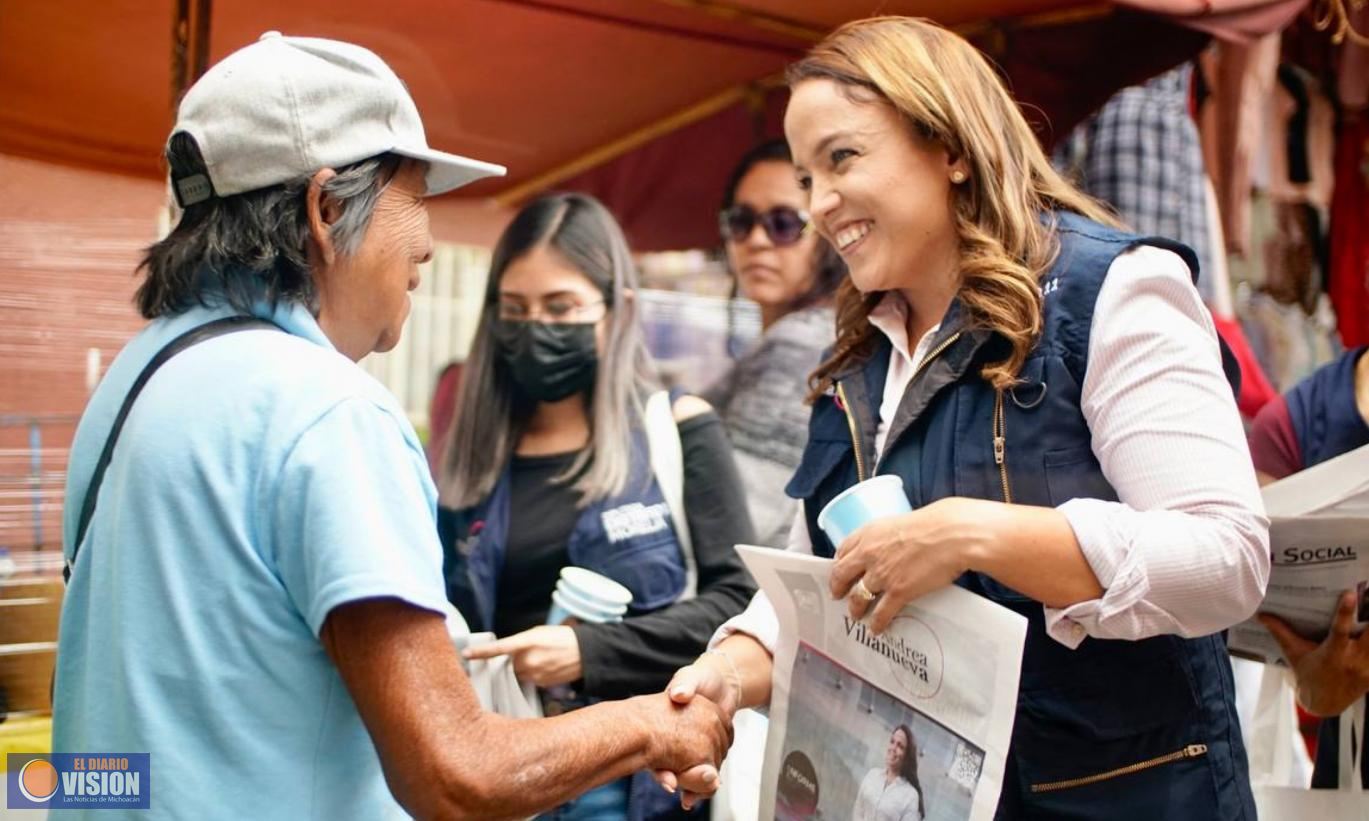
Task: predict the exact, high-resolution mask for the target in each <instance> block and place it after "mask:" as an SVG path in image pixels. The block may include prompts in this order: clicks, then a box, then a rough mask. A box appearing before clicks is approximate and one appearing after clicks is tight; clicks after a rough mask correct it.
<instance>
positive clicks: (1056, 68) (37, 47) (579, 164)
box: [0, 0, 1306, 250]
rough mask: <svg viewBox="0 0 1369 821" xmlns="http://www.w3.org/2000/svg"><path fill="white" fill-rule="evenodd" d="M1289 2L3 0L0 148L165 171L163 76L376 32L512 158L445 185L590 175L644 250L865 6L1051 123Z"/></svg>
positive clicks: (768, 128) (495, 189)
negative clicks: (236, 54)
mask: <svg viewBox="0 0 1369 821" xmlns="http://www.w3.org/2000/svg"><path fill="white" fill-rule="evenodd" d="M1305 3H1306V0H1207V1H1206V2H1205V1H1204V0H1129V2H1125V3H1098V2H1094V3H1084V4H1081V2H1080V0H888V2H883V3H879V4H871V3H869V2H861V3H854V2H818V0H729V2H710V0H455V1H454V2H433V1H432V0H389V2H385V3H376V2H372V1H371V0H326V1H325V0H293V2H289V3H281V2H275V3H266V2H255V0H239V2H233V3H225V2H220V3H215V4H211V2H210V0H152V1H151V2H149V1H148V0H100V2H96V1H95V0H69V1H68V2H61V3H53V2H49V0H7V2H6V3H5V9H4V12H3V13H2V14H0V88H3V89H4V98H5V102H4V105H3V106H0V153H5V154H13V155H19V156H26V157H32V158H37V159H41V160H44V161H49V162H54V163H61V164H67V165H77V166H84V167H91V168H96V169H100V170H103V171H108V172H115V173H120V174H127V175H132V176H139V177H148V178H157V177H160V176H161V175H162V174H163V171H162V166H161V158H160V150H161V146H162V143H163V141H164V140H165V138H166V134H167V131H168V130H169V128H170V125H171V120H172V109H173V104H172V101H173V98H174V96H175V94H176V93H177V91H178V90H179V89H180V88H182V87H183V84H184V82H185V81H186V80H187V79H189V78H190V77H193V76H196V75H197V74H198V71H200V70H202V69H203V66H204V65H207V64H209V63H212V62H214V61H215V60H218V59H220V58H221V57H223V56H224V55H226V54H228V53H229V52H231V51H232V50H234V49H236V48H239V47H241V46H243V45H245V44H247V43H249V42H251V41H253V40H255V39H256V38H257V36H258V35H259V34H261V32H263V31H267V30H273V29H274V30H279V31H282V32H284V33H287V34H299V35H314V36H322V37H333V38H338V39H343V40H349V41H352V42H356V43H359V44H361V45H365V46H367V47H369V48H372V49H374V50H375V51H376V52H378V53H379V54H381V55H382V56H383V57H384V58H385V59H386V60H387V61H388V62H389V63H390V64H391V65H392V66H393V67H394V68H395V70H396V71H397V72H398V73H399V75H400V76H401V77H403V78H404V79H405V81H406V82H407V83H408V85H409V87H410V89H411V90H412V92H413V95H414V97H415V99H416V100H417V101H418V105H419V108H420V110H421V111H422V112H423V115H424V120H425V123H426V125H427V128H428V137H429V141H430V142H431V143H432V144H433V145H434V146H436V147H439V148H442V149H446V150H451V151H456V152H460V153H464V154H469V155H471V156H475V157H479V158H481V159H486V160H490V161H493V162H498V163H502V164H504V165H506V166H508V167H509V176H508V177H505V178H503V179H499V180H489V181H485V182H482V183H479V184H477V185H474V186H471V187H469V188H467V189H463V190H462V191H461V192H459V194H458V195H457V196H460V197H465V198H477V199H485V198H494V199H495V200H497V201H498V202H500V203H502V204H505V205H516V204H518V203H519V202H521V201H524V200H525V199H526V198H528V197H530V196H533V195H535V194H536V193H538V192H540V191H543V190H547V189H550V188H573V189H578V190H584V191H588V192H590V193H593V194H595V195H597V196H599V197H600V198H601V199H603V200H604V201H605V202H606V203H607V204H608V205H609V206H610V207H611V208H612V209H613V210H614V211H615V213H617V214H618V216H619V217H620V218H621V219H622V221H623V223H624V226H625V227H626V229H627V231H628V234H629V236H630V238H631V239H632V240H633V242H634V244H635V246H636V247H637V248H638V249H640V250H652V249H662V248H680V247H700V246H706V245H709V244H712V243H713V242H714V239H715V230H716V229H715V224H714V221H713V213H714V211H715V209H716V206H717V202H718V199H719V197H720V194H721V188H722V185H723V180H724V178H725V177H726V174H727V172H728V170H729V168H730V166H731V164H732V162H733V161H734V160H735V158H736V157H737V156H738V155H739V154H740V153H741V152H742V151H743V150H744V149H745V148H746V147H747V146H748V145H750V144H751V143H752V142H754V141H755V140H756V139H758V138H759V137H762V136H770V135H776V134H778V133H779V120H780V113H781V111H782V108H783V100H784V96H785V92H784V89H783V88H782V84H781V75H782V72H783V69H784V66H785V65H786V64H787V63H790V62H792V61H794V60H795V59H796V58H798V57H800V56H801V55H802V54H803V53H804V51H805V49H806V48H807V47H808V46H809V45H811V44H812V43H813V42H815V41H816V40H818V39H820V38H821V37H822V36H823V34H824V33H825V32H827V31H830V30H831V29H832V28H834V27H835V26H837V25H839V24H840V23H842V22H844V21H846V20H848V19H855V18H857V17H860V16H862V15H863V14H865V13H867V12H869V11H870V10H871V8H872V5H873V7H876V8H878V9H879V10H880V12H881V13H885V14H909V15H919V16H925V17H930V18H933V19H936V20H938V21H940V22H942V23H944V24H946V25H948V26H953V27H956V28H957V29H959V30H961V31H962V32H963V33H965V34H966V35H967V36H969V37H971V39H973V40H974V41H975V42H976V43H977V44H978V45H980V47H981V48H983V49H984V50H985V51H986V53H988V54H989V55H990V56H991V57H992V58H993V59H994V60H995V61H997V63H998V64H999V65H1000V66H1001V67H1002V68H1003V70H1004V72H1005V74H1006V75H1007V77H1008V78H1009V80H1010V81H1011V83H1012V84H1013V87H1014V90H1015V92H1016V94H1017V95H1018V97H1019V99H1021V100H1022V101H1023V102H1024V104H1026V107H1027V109H1026V110H1027V111H1028V114H1029V117H1030V118H1031V119H1032V121H1033V123H1034V124H1036V125H1037V126H1038V127H1039V128H1040V130H1041V135H1042V138H1043V140H1045V141H1046V142H1050V141H1052V140H1054V139H1055V138H1058V137H1059V136H1062V135H1063V134H1064V133H1065V131H1067V130H1068V128H1069V127H1070V126H1071V125H1072V124H1074V123H1075V122H1077V121H1078V120H1079V119H1081V118H1082V117H1084V116H1085V115H1087V113H1088V112H1090V111H1091V110H1092V109H1094V108H1096V107H1097V106H1098V105H1099V104H1101V103H1102V102H1103V101H1104V100H1105V99H1106V98H1107V97H1108V96H1109V95H1110V94H1111V93H1112V92H1113V91H1114V90H1116V89H1117V88H1119V87H1121V86H1123V85H1127V84H1130V83H1134V82H1137V81H1140V80H1142V79H1144V78H1146V77H1148V76H1151V75H1153V74H1155V73H1157V72H1159V71H1161V70H1163V69H1165V68H1168V67H1170V66H1172V65H1175V64H1177V63H1179V62H1181V61H1182V60H1184V59H1187V58H1189V57H1191V56H1192V55H1193V54H1194V53H1196V51H1197V50H1198V49H1200V48H1201V47H1202V45H1203V43H1205V42H1206V40H1207V37H1208V35H1209V34H1212V33H1217V34H1218V35H1220V36H1226V37H1229V38H1231V39H1248V38H1249V37H1252V36H1255V35H1257V34H1260V33H1264V32H1266V31H1272V30H1276V29H1277V28H1279V27H1281V26H1283V25H1285V24H1287V22H1288V20H1289V19H1291V17H1292V16H1293V15H1295V14H1296V13H1297V12H1298V11H1299V10H1300V8H1301V7H1302V6H1303V5H1304V4H1305ZM1143 8H1152V9H1155V10H1157V11H1159V12H1163V14H1157V13H1152V12H1150V11H1144V10H1142V9H1143ZM1165 15H1168V16H1165ZM1176 21H1177V22H1176ZM1200 30H1201V31H1200Z"/></svg>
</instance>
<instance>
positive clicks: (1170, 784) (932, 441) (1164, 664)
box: [787, 215, 1255, 821]
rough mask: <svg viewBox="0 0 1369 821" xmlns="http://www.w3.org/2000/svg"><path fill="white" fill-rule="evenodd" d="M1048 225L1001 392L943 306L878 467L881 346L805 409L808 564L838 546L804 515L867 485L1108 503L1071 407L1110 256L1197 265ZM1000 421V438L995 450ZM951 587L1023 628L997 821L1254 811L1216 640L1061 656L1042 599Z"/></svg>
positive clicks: (1183, 250) (1117, 237)
mask: <svg viewBox="0 0 1369 821" xmlns="http://www.w3.org/2000/svg"><path fill="white" fill-rule="evenodd" d="M1058 227H1059V231H1058V233H1059V237H1060V245H1061V248H1060V254H1059V257H1058V258H1057V261H1056V263H1055V264H1054V266H1053V267H1052V268H1051V270H1050V271H1049V272H1048V273H1047V274H1046V275H1045V276H1044V278H1043V280H1042V290H1043V292H1044V294H1045V300H1044V302H1045V304H1044V327H1043V332H1042V335H1041V339H1040V341H1039V342H1038V344H1037V345H1036V348H1035V349H1034V350H1033V351H1032V353H1031V355H1030V357H1029V358H1028V359H1027V361H1026V363H1025V365H1024V367H1023V369H1022V372H1021V382H1020V383H1019V384H1018V385H1017V386H1016V387H1014V388H1013V389H1012V390H1010V391H1006V392H1004V393H1003V394H1002V395H999V394H997V393H996V392H995V390H994V389H993V388H992V386H991V385H989V384H988V383H987V382H985V381H984V380H983V379H982V378H980V376H979V371H980V369H981V368H982V367H983V365H984V364H985V363H986V362H991V361H995V360H996V359H998V358H1001V356H1002V354H1003V352H1004V350H1005V348H1004V347H1003V345H1004V343H1003V340H1001V338H998V337H996V336H994V335H992V334H991V333H988V332H985V331H980V330H971V329H967V328H965V327H964V323H962V321H961V318H960V308H959V305H958V304H953V305H952V306H951V309H950V311H949V312H948V313H947V315H946V317H945V318H944V320H943V322H942V326H941V329H940V331H939V332H938V339H937V343H936V344H935V345H934V346H933V347H932V348H931V351H932V354H930V355H929V357H928V359H927V360H926V362H925V363H924V365H923V367H922V368H921V371H920V372H919V373H918V374H917V375H916V376H915V377H914V379H913V381H912V382H911V383H910V384H909V386H908V390H907V392H906V393H905V394H904V396H903V399H902V402H901V403H900V405H899V408H898V411H897V413H896V414H895V416H894V419H893V420H892V422H891V424H890V428H889V434H888V438H887V441H886V445H885V451H884V454H883V455H882V456H878V457H877V454H876V453H875V452H874V439H875V429H876V425H877V423H878V410H879V405H880V401H881V399H882V397H883V391H884V379H885V375H886V372H887V370H888V363H889V356H890V346H889V344H888V342H887V340H881V346H880V348H879V349H878V350H877V352H876V353H875V354H874V355H873V356H872V357H871V358H870V359H869V360H868V361H867V362H865V363H862V364H861V365H859V366H857V367H855V368H853V369H851V370H850V371H849V372H847V373H844V374H839V375H838V378H837V382H838V392H837V396H830V395H829V396H824V397H822V398H821V399H820V400H819V401H818V402H817V403H816V404H815V406H814V408H813V414H812V417H811V420H810V423H809V441H808V446H807V448H806V450H805V452H804V454H803V459H802V461H801V463H800V465H799V468H798V470H797V472H796V473H795V475H794V478H793V480H792V481H791V482H790V483H789V486H788V488H787V491H788V493H789V495H790V496H793V497H794V498H797V499H802V500H803V502H804V510H805V515H806V517H807V520H808V530H809V534H810V536H811V537H812V540H813V549H814V552H815V553H817V554H818V555H822V556H831V555H832V554H833V552H834V550H833V546H832V544H831V543H830V542H829V541H828V540H827V538H826V536H825V535H824V534H823V533H822V531H821V529H820V528H818V527H817V522H816V517H817V512H818V511H820V510H821V509H822V507H823V505H825V504H826V503H827V502H828V501H829V500H830V499H832V498H833V497H834V496H836V495H837V494H838V493H840V492H841V491H842V490H843V489H845V488H847V487H850V486H851V485H852V484H854V483H855V482H857V481H858V480H859V479H860V478H869V477H870V476H872V475H876V474H897V475H899V476H900V477H902V479H903V482H904V485H905V488H906V489H907V492H908V496H909V500H910V501H911V502H912V504H913V506H914V507H919V506H922V505H926V504H929V503H931V502H933V501H936V500H937V499H941V498H945V497H948V496H964V497H972V498H979V499H992V500H1000V501H1001V500H1004V499H1005V497H1007V498H1009V499H1011V501H1013V502H1014V503H1017V504H1032V505H1043V506H1052V507H1054V506H1056V505H1060V504H1062V503H1064V502H1066V501H1068V500H1070V499H1073V498H1094V499H1106V500H1116V498H1117V495H1116V493H1115V492H1114V491H1113V488H1112V487H1111V485H1110V484H1109V483H1108V481H1107V480H1106V479H1105V478H1104V477H1103V473H1102V470H1101V468H1100V467H1099V464H1098V460H1097V458H1096V457H1095V456H1094V454H1093V449H1092V446H1091V437H1090V434H1089V429H1088V425H1087V423H1086V422H1085V419H1084V416H1083V413H1082V411H1081V410H1080V386H1081V385H1082V384H1083V379H1084V372H1085V369H1086V367H1087V365H1088V345H1089V333H1090V329H1091V326H1092V320H1093V308H1094V303H1095V301H1096V299H1097V296H1098V291H1099V288H1100V287H1101V286H1102V283H1103V279H1104V277H1105V276H1106V275H1107V271H1108V268H1109V266H1110V265H1111V264H1112V261H1113V260H1114V259H1115V258H1116V257H1117V256H1118V255H1119V254H1120V253H1122V252H1123V251H1125V250H1127V249H1129V248H1131V247H1134V246H1135V245H1137V244H1138V243H1147V244H1153V245H1157V246H1161V247H1164V248H1168V249H1170V250H1173V251H1175V252H1176V253H1178V254H1179V255H1180V256H1181V257H1183V258H1184V260H1185V261H1186V262H1187V263H1188V264H1189V266H1190V268H1192V269H1193V270H1194V272H1195V276H1196V271H1197V260H1196V257H1195V256H1194V254H1193V252H1192V251H1191V250H1190V249H1188V248H1187V247H1185V246H1182V245H1179V244H1177V243H1174V242H1172V241H1169V240H1163V239H1152V238H1147V239H1141V238H1138V237H1135V236H1131V235H1127V234H1124V233H1121V232H1119V231H1115V230H1112V229H1109V228H1106V227H1105V226H1102V225H1098V224H1096V223H1093V222H1090V221H1088V220H1084V219H1082V218H1080V217H1076V216H1073V215H1061V216H1060V217H1059V226H1058ZM838 398H839V399H840V401H838ZM843 405H844V406H845V409H844V410H843V407H842V406H843ZM848 414H849V416H848ZM996 414H1001V416H1000V420H1001V421H997V422H996V419H995V416H996ZM996 424H998V425H999V427H1000V429H1001V430H1002V433H1003V436H1004V438H1005V440H1006V441H1005V442H1004V443H1003V444H1002V447H1001V449H1000V448H997V447H995V433H996ZM957 584H959V585H960V586H962V587H964V588H967V589H969V590H971V591H973V592H976V593H979V594H980V595H983V596H986V597H988V598H990V599H992V600H994V601H995V602H997V603H999V604H1001V605H1003V606H1005V607H1008V608H1011V609H1013V610H1015V611H1017V612H1019V613H1021V614H1022V615H1023V616H1025V617H1026V618H1027V619H1028V633H1027V644H1026V649H1025V654H1024V657H1023V662H1022V679H1021V690H1020V693H1019V696H1018V709H1017V717H1016V723H1015V725H1014V729H1013V742H1012V747H1011V749H1010V752H1009V756H1008V765H1007V769H1006V773H1005V783H1004V786H1003V793H1002V798H1001V799H1000V802H999V808H998V816H997V817H998V818H1001V819H1010V818H1012V819H1015V818H1026V817H1034V818H1052V819H1055V818H1079V819H1083V818H1109V819H1136V821H1143V820H1144V821H1153V819H1161V818H1163V819H1170V820H1171V821H1172V820H1173V819H1194V821H1196V820H1197V819H1205V820H1206V819H1218V818H1220V819H1233V818H1254V817H1255V811H1254V805H1253V801H1252V798H1251V794H1250V787H1249V779H1248V776H1247V768H1246V757H1245V748H1244V745H1243V744H1242V741H1241V736H1240V728H1239V727H1238V725H1237V723H1236V717H1235V696H1234V685H1233V682H1232V676H1231V665H1230V662H1229V660H1228V658H1227V653H1226V646H1225V642H1224V640H1223V638H1222V637H1221V636H1220V635H1214V636H1207V637H1203V638H1199V639H1183V638H1180V637H1178V636H1158V637H1155V638H1150V639H1146V640H1143V641H1134V642H1133V641H1110V640H1101V639H1093V638H1089V639H1086V640H1085V641H1084V642H1083V644H1081V645H1080V646H1079V647H1078V649H1075V650H1070V649H1068V648H1066V647H1065V646H1064V645H1062V644H1060V643H1059V642H1057V641H1055V640H1054V639H1052V638H1050V637H1049V636H1048V635H1047V634H1046V630H1045V622H1044V614H1043V612H1042V606H1041V604H1040V603H1039V602H1035V601H1032V600H1031V599H1028V598H1026V597H1025V596H1023V595H1021V594H1019V593H1017V592H1016V591H1014V590H1011V589H1009V588H1007V587H1005V586H1003V585H1001V584H999V583H997V582H996V581H994V580H993V579H991V578H989V577H987V576H983V575H980V574H976V573H967V574H965V575H964V576H962V577H961V578H960V579H959V580H958V581H957ZM1131 767H1135V769H1134V771H1128V772H1127V773H1126V774H1116V773H1114V771H1117V770H1122V769H1123V768H1131ZM1109 774H1111V775H1109Z"/></svg>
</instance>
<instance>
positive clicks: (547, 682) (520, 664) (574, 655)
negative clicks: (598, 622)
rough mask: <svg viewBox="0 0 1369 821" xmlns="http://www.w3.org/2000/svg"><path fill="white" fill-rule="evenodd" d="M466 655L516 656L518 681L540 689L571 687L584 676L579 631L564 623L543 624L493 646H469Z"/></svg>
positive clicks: (479, 657)
mask: <svg viewBox="0 0 1369 821" xmlns="http://www.w3.org/2000/svg"><path fill="white" fill-rule="evenodd" d="M462 655H464V656H465V657H466V658H468V659H490V658H494V657H495V656H512V657H513V673H514V675H515V676H517V677H518V680H519V681H527V682H531V683H532V684H535V685H536V686H538V687H554V686H555V685H557V684H569V683H571V682H572V681H577V680H578V679H580V678H581V677H582V676H584V669H583V668H582V667H581V665H580V641H579V640H578V639H576V638H575V631H574V630H572V629H571V628H569V627H566V626H565V625H563V624H558V625H555V626H548V625H540V626H538V627H534V628H532V629H531V630H524V631H523V632H521V633H515V634H514V635H512V636H509V637H507V638H502V639H499V640H498V641H492V642H490V643H489V644H481V645H478V646H475V647H469V648H467V649H466V651H465V652H464V653H462Z"/></svg>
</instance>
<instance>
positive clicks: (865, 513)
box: [818, 474, 913, 548]
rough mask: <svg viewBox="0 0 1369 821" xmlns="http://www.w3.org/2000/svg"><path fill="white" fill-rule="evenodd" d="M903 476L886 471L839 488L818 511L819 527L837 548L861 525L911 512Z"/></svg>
mask: <svg viewBox="0 0 1369 821" xmlns="http://www.w3.org/2000/svg"><path fill="white" fill-rule="evenodd" d="M912 509H913V508H912V505H910V504H908V494H906V493H904V492H903V479H902V478H900V477H898V476H894V475H892V474H887V475H884V476H876V477H874V478H873V479H866V480H865V481H864V482H861V483H859V484H856V485H852V486H851V487H848V488H847V489H846V490H844V491H842V492H841V493H840V494H839V495H838V496H837V497H836V498H835V499H833V500H832V501H830V502H828V503H827V505H826V506H825V507H824V508H823V509H822V511H821V512H820V513H818V527H820V528H822V532H823V533H826V534H827V538H828V539H830V540H831V541H832V547H833V548H837V547H840V546H841V543H842V542H844V541H846V537H847V536H850V535H851V534H852V533H855V532H856V531H857V530H858V529H860V527H861V525H864V524H865V523H867V522H872V521H874V520H875V519H883V518H885V517H887V516H897V515H899V514H900V513H908V512H910V511H912Z"/></svg>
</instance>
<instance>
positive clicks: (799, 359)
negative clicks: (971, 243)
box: [702, 140, 846, 546]
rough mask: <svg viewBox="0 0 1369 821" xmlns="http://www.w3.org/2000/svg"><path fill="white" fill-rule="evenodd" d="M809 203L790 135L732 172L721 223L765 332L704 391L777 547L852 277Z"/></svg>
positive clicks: (760, 535) (764, 530) (764, 540)
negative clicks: (839, 301) (812, 385)
mask: <svg viewBox="0 0 1369 821" xmlns="http://www.w3.org/2000/svg"><path fill="white" fill-rule="evenodd" d="M806 201H807V198H806V197H805V196H804V193H803V190H802V189H800V188H799V184H798V180H797V178H796V177H795V176H794V164H793V162H792V161H791V160H790V158H789V146H788V144H787V143H785V142H784V140H773V141H770V142H766V143H762V144H761V145H758V146H756V147H755V148H753V149H751V150H750V151H749V152H747V154H746V155H745V156H743V157H742V159H741V161H740V162H738V163H737V167H736V168H735V169H733V171H732V176H731V178H730V179H729V180H728V184H727V189H726V192H725V194H724V197H723V208H722V212H721V214H720V215H719V219H718V224H719V228H720V229H721V233H722V239H723V245H724V248H725V250H726V253H727V264H728V267H729V268H730V270H731V271H732V275H733V277H734V278H735V279H734V283H735V284H734V292H735V294H736V295H740V296H743V297H745V298H746V299H749V300H751V301H752V302H754V303H756V304H757V305H758V306H759V307H760V314H761V338H760V340H759V341H757V342H756V343H755V344H754V345H753V346H752V347H751V348H750V349H749V350H747V351H745V352H744V353H743V354H742V355H741V357H740V358H739V359H738V360H737V361H736V362H735V363H734V364H733V366H732V368H731V369H729V370H728V372H727V373H726V374H725V375H724V376H723V377H722V378H721V379H719V380H718V381H717V382H715V383H714V384H713V385H712V386H710V387H709V388H708V389H707V390H705V391H703V394H702V395H703V397H704V399H706V400H708V402H709V403H710V404H712V405H713V407H715V408H717V409H718V413H719V414H720V415H721V416H722V418H723V422H724V423H725V424H726V425H727V432H728V434H729V435H730V436H731V438H732V446H733V447H734V448H735V449H736V455H737V464H738V467H740V468H741V474H742V476H744V477H745V481H746V497H747V500H748V504H749V506H750V509H751V521H752V522H753V523H754V524H755V526H756V536H757V539H758V541H759V542H760V543H761V544H768V545H775V546H782V545H783V544H784V540H785V535H786V534H787V533H788V532H789V525H790V522H791V520H792V519H793V516H794V502H793V500H792V499H790V498H788V497H787V496H785V495H784V484H785V482H787V481H789V477H790V476H791V475H793V473H794V468H796V467H798V464H799V456H800V454H802V453H803V443H804V440H805V439H806V438H807V434H808V406H807V404H806V403H805V402H804V397H805V396H806V395H807V394H808V382H807V380H808V374H809V373H811V372H812V371H813V369H814V368H816V367H817V366H818V363H819V362H820V361H821V360H822V351H823V349H825V348H827V347H830V346H831V344H832V338H833V337H832V334H833V331H834V329H835V327H836V316H835V314H834V313H833V312H832V294H833V292H834V291H836V288H837V284H838V283H840V282H841V280H842V277H844V276H845V275H846V268H845V266H844V265H842V263H841V259H840V258H839V257H838V256H837V255H836V253H835V252H834V251H833V250H832V246H831V245H829V244H828V242H827V241H826V240H824V239H822V238H821V237H819V236H818V235H817V233H816V232H814V231H811V230H809V220H808V212H807V211H806V210H805V208H806V207H807V202H806Z"/></svg>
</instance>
